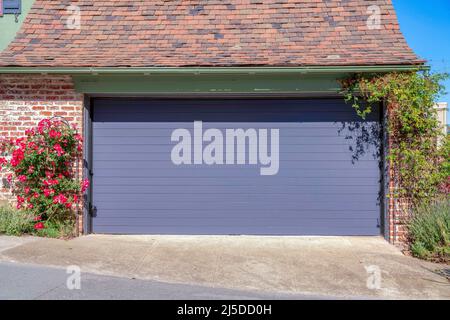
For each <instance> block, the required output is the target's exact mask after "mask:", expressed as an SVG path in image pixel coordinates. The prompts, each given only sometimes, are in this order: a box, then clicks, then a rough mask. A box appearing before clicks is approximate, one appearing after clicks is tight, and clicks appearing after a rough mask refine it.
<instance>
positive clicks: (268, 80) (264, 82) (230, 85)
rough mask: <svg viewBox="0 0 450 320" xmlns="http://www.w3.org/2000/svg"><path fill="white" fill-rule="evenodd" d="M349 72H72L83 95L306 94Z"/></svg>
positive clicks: (330, 90)
mask: <svg viewBox="0 0 450 320" xmlns="http://www.w3.org/2000/svg"><path fill="white" fill-rule="evenodd" d="M344 76H348V74H346V75H343V74H331V75H325V74H316V75H295V74H277V75H274V74H245V75H242V74H228V75H218V74H200V75H189V74H183V75H173V74H165V75H154V74H151V75H147V76H144V75H96V76H95V75H73V76H72V77H73V80H74V84H75V89H76V91H78V92H81V93H86V94H165V93H168V94H176V93H179V94H185V93H210V94H228V93H257V94H264V93H305V94H335V93H337V92H339V91H340V85H339V82H338V81H337V79H339V78H340V77H344Z"/></svg>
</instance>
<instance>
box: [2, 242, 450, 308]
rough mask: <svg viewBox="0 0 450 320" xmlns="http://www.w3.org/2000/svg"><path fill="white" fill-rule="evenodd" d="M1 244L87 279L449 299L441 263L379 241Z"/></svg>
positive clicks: (21, 258)
mask: <svg viewBox="0 0 450 320" xmlns="http://www.w3.org/2000/svg"><path fill="white" fill-rule="evenodd" d="M8 239H9V240H6V238H4V237H3V240H1V239H0V260H3V261H10V262H20V263H31V264H38V265H47V266H57V267H66V266H69V265H77V266H79V267H80V268H81V270H82V272H86V273H93V274H102V275H109V276H116V277H124V278H136V279H144V280H153V281H162V282H168V283H178V284H189V285H200V286H207V287H213V288H225V289H233V290H251V291H254V290H257V291H259V292H265V293H277V294H280V293H282V294H299V295H314V296H329V297H341V298H386V299H450V282H449V281H448V279H446V278H445V277H444V276H443V275H442V274H441V273H442V272H443V270H445V269H447V271H448V268H450V267H449V266H445V265H439V264H432V263H427V262H424V261H421V260H417V259H414V258H411V257H406V256H404V255H403V254H402V253H401V252H400V251H399V250H398V249H397V248H395V247H393V246H391V245H390V244H388V243H386V242H385V241H384V239H382V238H380V237H247V236H229V237H216V236H107V235H90V236H84V237H80V238H76V239H74V240H70V241H62V240H54V239H37V238H28V239H27V238H8ZM16 240H17V241H16ZM2 241H3V242H2ZM8 241H9V242H8ZM16 242H17V243H16ZM2 243H3V245H2ZM2 247H3V249H2Z"/></svg>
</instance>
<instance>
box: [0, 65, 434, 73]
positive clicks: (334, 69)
mask: <svg viewBox="0 0 450 320" xmlns="http://www.w3.org/2000/svg"><path fill="white" fill-rule="evenodd" d="M428 69H429V66H426V65H383V66H311V67H71V68H67V67H0V74H5V73H10V74H11V73H12V74H26V73H28V74H30V73H40V74H94V75H97V74H144V75H150V74H175V75H176V74H178V75H182V74H326V73H377V72H381V73H383V72H395V71H398V72H400V71H419V70H428Z"/></svg>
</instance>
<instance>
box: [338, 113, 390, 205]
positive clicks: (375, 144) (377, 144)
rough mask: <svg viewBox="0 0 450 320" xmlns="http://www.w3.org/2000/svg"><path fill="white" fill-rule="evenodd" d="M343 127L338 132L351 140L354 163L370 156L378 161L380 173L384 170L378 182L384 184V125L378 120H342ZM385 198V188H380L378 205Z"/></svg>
mask: <svg viewBox="0 0 450 320" xmlns="http://www.w3.org/2000/svg"><path fill="white" fill-rule="evenodd" d="M340 125H341V127H340V128H339V129H338V134H339V135H340V136H344V137H345V139H346V140H347V141H349V146H348V150H349V151H350V152H351V159H352V160H351V161H352V164H356V162H358V161H360V160H362V159H365V160H368V158H372V159H373V160H376V161H378V167H379V168H380V173H381V172H382V171H381V170H383V174H380V179H379V180H378V182H379V183H380V185H382V182H383V175H386V174H387V172H386V171H384V170H386V169H383V159H382V141H383V130H382V126H381V124H380V123H378V122H359V121H352V122H340ZM383 199H384V191H383V188H380V192H379V193H378V199H377V202H378V205H381V203H382V201H383Z"/></svg>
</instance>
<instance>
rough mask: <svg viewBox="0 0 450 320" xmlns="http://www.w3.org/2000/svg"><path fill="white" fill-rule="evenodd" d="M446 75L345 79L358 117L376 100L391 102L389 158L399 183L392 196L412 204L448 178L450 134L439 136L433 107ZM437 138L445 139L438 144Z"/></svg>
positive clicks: (437, 190)
mask: <svg viewBox="0 0 450 320" xmlns="http://www.w3.org/2000/svg"><path fill="white" fill-rule="evenodd" d="M446 77H447V75H445V74H444V75H443V74H430V73H429V72H426V71H418V72H401V73H386V74H370V75H367V74H366V75H361V74H357V75H354V76H352V77H351V78H348V79H345V80H343V81H342V82H341V84H342V88H343V94H344V96H345V99H346V101H347V102H351V103H352V104H353V107H354V108H355V110H356V112H357V113H358V115H359V116H360V117H362V118H365V117H366V116H367V115H368V114H369V113H370V112H371V111H372V107H373V106H374V105H375V104H379V103H385V105H386V106H387V119H388V121H387V132H388V136H389V155H388V161H389V163H390V167H391V168H392V169H393V175H392V176H391V178H393V179H394V184H395V186H396V191H395V194H391V196H393V197H396V198H401V199H406V200H407V201H408V203H409V204H410V205H412V206H413V207H415V206H418V205H421V204H423V203H424V202H427V201H430V200H433V199H435V198H436V197H437V196H438V195H439V194H440V193H441V192H442V190H443V187H442V186H443V185H445V184H446V183H445V182H446V181H447V183H448V180H449V175H450V172H449V146H450V143H449V138H448V137H440V136H441V135H442V130H441V128H440V125H439V122H438V120H437V117H436V110H435V108H434V105H435V101H436V99H437V98H438V96H439V95H440V94H442V93H443V86H442V85H441V81H442V80H443V79H444V78H446ZM438 139H444V142H443V143H442V144H438V143H437V141H438ZM444 189H445V187H444Z"/></svg>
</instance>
